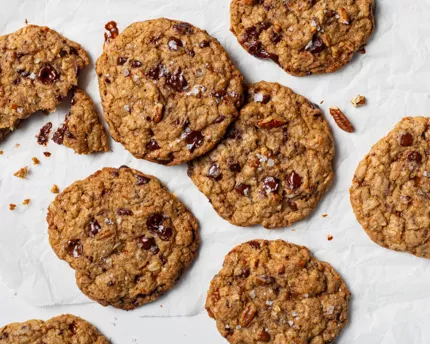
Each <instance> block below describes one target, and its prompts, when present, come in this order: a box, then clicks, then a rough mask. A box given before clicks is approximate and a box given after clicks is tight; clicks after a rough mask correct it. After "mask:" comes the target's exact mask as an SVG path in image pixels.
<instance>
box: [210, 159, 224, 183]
mask: <svg viewBox="0 0 430 344" xmlns="http://www.w3.org/2000/svg"><path fill="white" fill-rule="evenodd" d="M207 177H208V178H210V179H213V180H215V181H217V182H218V181H220V180H221V179H222V173H221V169H220V168H219V165H218V164H217V163H215V162H213V163H212V165H211V167H209V171H208V174H207Z"/></svg>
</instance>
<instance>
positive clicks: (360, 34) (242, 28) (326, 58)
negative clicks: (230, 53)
mask: <svg viewBox="0 0 430 344" xmlns="http://www.w3.org/2000/svg"><path fill="white" fill-rule="evenodd" d="M373 11H374V0H232V2H231V7H230V14H231V30H232V32H233V33H234V34H235V35H236V36H237V39H238V41H239V43H240V44H241V45H242V46H243V47H244V48H245V49H246V50H247V51H248V52H249V53H250V54H252V55H254V56H256V57H259V58H262V59H270V60H273V61H274V62H276V63H277V64H279V66H281V67H282V68H283V69H284V70H285V71H286V72H288V73H290V74H292V75H296V76H303V75H309V74H320V73H329V72H334V71H336V70H338V69H339V68H341V67H342V66H344V65H345V64H347V63H348V62H349V61H350V60H351V59H352V57H353V56H354V54H355V53H356V52H357V51H359V50H361V49H362V48H363V47H364V46H365V45H366V43H367V41H368V40H369V38H370V35H371V33H372V32H373V30H374V28H375V19H374V13H373Z"/></svg>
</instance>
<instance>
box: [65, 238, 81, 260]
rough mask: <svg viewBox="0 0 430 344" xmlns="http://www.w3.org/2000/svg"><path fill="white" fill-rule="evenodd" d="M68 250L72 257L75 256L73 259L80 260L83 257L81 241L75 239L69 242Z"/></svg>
mask: <svg viewBox="0 0 430 344" xmlns="http://www.w3.org/2000/svg"><path fill="white" fill-rule="evenodd" d="M66 250H67V252H68V253H69V254H70V255H72V256H73V258H79V257H80V256H81V255H82V253H83V251H84V248H83V246H82V244H81V241H80V240H79V239H74V240H69V242H68V243H67V247H66Z"/></svg>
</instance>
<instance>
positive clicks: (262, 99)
mask: <svg viewBox="0 0 430 344" xmlns="http://www.w3.org/2000/svg"><path fill="white" fill-rule="evenodd" d="M270 99H271V97H270V95H268V94H265V93H260V92H257V93H255V94H254V99H253V100H254V102H256V103H262V104H267V103H268V102H269V101H270Z"/></svg>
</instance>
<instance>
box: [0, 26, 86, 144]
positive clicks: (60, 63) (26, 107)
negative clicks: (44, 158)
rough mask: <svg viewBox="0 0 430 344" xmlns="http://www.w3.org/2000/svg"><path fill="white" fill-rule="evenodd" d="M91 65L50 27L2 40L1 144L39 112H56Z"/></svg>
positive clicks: (22, 31)
mask: <svg viewBox="0 0 430 344" xmlns="http://www.w3.org/2000/svg"><path fill="white" fill-rule="evenodd" d="M88 64H89V58H88V54H87V52H86V51H85V50H84V49H83V48H82V47H81V46H80V45H79V44H77V43H75V42H72V41H70V40H68V39H66V38H65V37H63V36H61V35H60V34H59V33H57V32H56V31H54V30H51V29H49V28H47V27H42V26H36V25H27V26H26V27H24V28H22V29H20V30H18V31H16V32H14V33H11V34H9V35H6V36H1V37H0V70H1V72H0V141H1V140H2V139H4V138H5V137H6V136H7V135H8V134H9V133H10V132H12V131H13V130H15V128H16V127H17V125H18V123H19V122H20V121H21V120H23V119H25V118H27V117H29V116H30V115H31V114H33V113H34V112H36V111H38V110H43V111H48V112H53V111H55V109H56V107H57V105H58V104H59V103H60V102H61V100H62V99H63V98H64V97H66V96H67V93H68V92H69V90H70V89H71V88H72V87H73V86H76V85H77V84H78V73H79V70H80V69H82V68H84V67H85V66H86V65H88Z"/></svg>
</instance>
